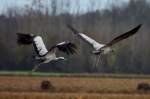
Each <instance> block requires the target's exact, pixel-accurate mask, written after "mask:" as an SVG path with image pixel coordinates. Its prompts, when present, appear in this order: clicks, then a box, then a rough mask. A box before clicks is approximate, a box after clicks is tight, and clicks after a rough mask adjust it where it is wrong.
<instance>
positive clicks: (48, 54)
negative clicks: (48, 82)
mask: <svg viewBox="0 0 150 99" xmlns="http://www.w3.org/2000/svg"><path fill="white" fill-rule="evenodd" d="M17 42H18V44H19V45H22V44H23V45H30V44H33V47H34V50H35V52H36V54H37V55H36V56H35V59H36V60H37V62H38V65H37V66H35V67H34V68H33V69H32V71H35V70H36V69H37V68H38V67H39V66H40V65H41V64H44V63H49V62H51V61H59V60H65V58H64V57H56V51H57V50H60V51H62V52H64V53H66V54H67V55H70V54H74V53H75V52H76V48H77V47H76V45H75V44H74V43H71V42H69V41H64V42H61V43H58V44H56V45H54V46H52V47H51V48H50V49H49V50H47V48H46V46H45V44H44V42H43V40H42V37H41V36H38V35H33V34H24V33H17Z"/></svg>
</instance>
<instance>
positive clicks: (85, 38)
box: [67, 24, 104, 50]
mask: <svg viewBox="0 0 150 99" xmlns="http://www.w3.org/2000/svg"><path fill="white" fill-rule="evenodd" d="M67 27H68V28H69V29H70V30H71V31H72V32H73V33H74V34H75V35H77V36H78V37H79V38H81V39H82V40H83V41H85V42H87V43H88V44H89V45H91V46H92V47H93V48H94V49H95V50H98V49H100V48H101V47H103V46H104V44H100V43H98V42H97V41H95V40H94V39H92V38H90V37H88V36H87V35H85V34H83V33H80V32H78V31H77V30H76V29H74V28H73V27H72V26H71V25H68V24H67Z"/></svg>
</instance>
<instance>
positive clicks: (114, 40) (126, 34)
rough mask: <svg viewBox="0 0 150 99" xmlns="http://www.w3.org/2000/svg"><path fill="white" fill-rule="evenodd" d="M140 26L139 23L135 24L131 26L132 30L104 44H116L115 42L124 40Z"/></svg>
mask: <svg viewBox="0 0 150 99" xmlns="http://www.w3.org/2000/svg"><path fill="white" fill-rule="evenodd" d="M140 27H141V24H140V25H138V26H136V27H135V28H133V29H132V30H130V31H128V32H126V33H124V34H122V35H120V36H118V37H116V38H114V39H113V40H112V41H110V42H109V43H107V44H106V46H112V45H114V44H116V43H117V42H119V41H121V40H124V39H126V38H128V37H130V36H132V35H133V34H135V33H137V31H138V30H139V29H140Z"/></svg>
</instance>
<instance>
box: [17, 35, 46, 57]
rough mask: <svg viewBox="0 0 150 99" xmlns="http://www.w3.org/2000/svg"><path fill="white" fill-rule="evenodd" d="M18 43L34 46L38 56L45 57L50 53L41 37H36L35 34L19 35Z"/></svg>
mask: <svg viewBox="0 0 150 99" xmlns="http://www.w3.org/2000/svg"><path fill="white" fill-rule="evenodd" d="M17 42H18V44H22V45H29V44H33V46H34V50H35V52H36V53H37V55H38V56H43V55H45V54H46V53H47V52H48V51H47V49H46V47H45V45H44V42H43V40H42V37H41V36H36V35H33V34H25V33H17Z"/></svg>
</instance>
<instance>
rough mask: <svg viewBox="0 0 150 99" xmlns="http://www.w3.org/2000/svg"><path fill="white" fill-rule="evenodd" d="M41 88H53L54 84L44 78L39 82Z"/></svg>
mask: <svg viewBox="0 0 150 99" xmlns="http://www.w3.org/2000/svg"><path fill="white" fill-rule="evenodd" d="M41 89H42V90H53V89H54V86H53V85H52V84H51V82H50V81H48V80H44V81H42V82H41Z"/></svg>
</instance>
